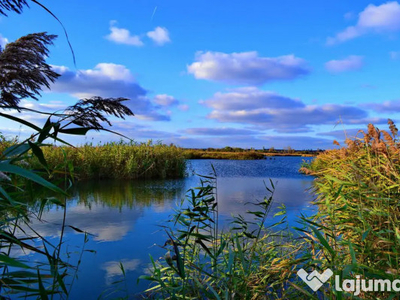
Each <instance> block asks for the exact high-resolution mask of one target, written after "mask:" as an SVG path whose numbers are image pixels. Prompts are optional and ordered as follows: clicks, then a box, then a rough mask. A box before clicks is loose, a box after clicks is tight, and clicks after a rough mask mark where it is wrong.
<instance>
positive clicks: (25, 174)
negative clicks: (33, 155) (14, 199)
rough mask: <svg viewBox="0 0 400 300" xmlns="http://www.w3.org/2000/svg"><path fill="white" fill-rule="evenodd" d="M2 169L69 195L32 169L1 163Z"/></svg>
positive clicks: (0, 167)
mask: <svg viewBox="0 0 400 300" xmlns="http://www.w3.org/2000/svg"><path fill="white" fill-rule="evenodd" d="M0 171H1V172H8V173H13V174H16V175H19V176H22V177H25V178H26V179H29V180H31V181H33V182H36V183H38V184H40V185H42V186H44V187H45V188H48V189H50V190H52V191H54V192H57V193H61V194H64V195H67V194H66V193H65V192H64V191H63V190H62V189H60V188H59V187H57V186H56V185H54V184H52V183H51V182H48V181H47V180H45V179H43V178H42V177H40V176H39V175H37V174H35V173H33V172H32V171H29V170H26V169H23V168H21V167H17V166H15V165H11V164H9V163H4V162H2V163H0Z"/></svg>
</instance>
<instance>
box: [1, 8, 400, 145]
mask: <svg viewBox="0 0 400 300" xmlns="http://www.w3.org/2000/svg"><path fill="white" fill-rule="evenodd" d="M42 3H43V4H44V5H46V6H47V7H48V8H49V9H50V10H51V11H52V12H53V13H54V14H55V15H57V17H58V18H59V19H60V20H61V21H62V22H63V24H64V26H65V27H66V29H67V31H68V35H69V37H70V41H71V44H72V47H73V49H74V51H75V54H76V66H74V64H73V60H72V56H71V52H70V50H69V48H68V44H67V40H66V38H65V36H64V34H63V31H62V28H61V26H60V25H59V24H58V23H57V21H56V20H55V19H54V18H52V17H51V16H50V15H49V14H48V13H46V12H45V11H44V10H43V9H41V8H40V7H37V6H36V5H35V4H32V5H31V7H30V8H29V9H28V8H26V9H25V10H24V12H23V14H21V15H17V14H13V13H10V14H9V16H8V17H0V44H1V45H2V46H5V45H6V43H7V42H12V41H14V40H15V39H17V38H19V37H21V36H23V35H26V34H28V33H33V32H43V31H47V32H48V33H52V34H56V35H58V38H57V40H56V41H55V45H54V46H52V47H51V48H50V51H51V52H50V56H49V58H48V63H50V64H51V65H53V68H54V69H55V70H56V71H57V72H58V73H59V74H61V75H62V76H61V77H60V78H59V79H58V81H57V82H56V83H55V84H54V85H52V87H51V90H50V91H45V92H44V93H43V95H42V98H41V99H40V101H39V102H36V101H30V100H29V99H26V100H24V101H23V105H25V106H26V107H31V108H39V109H42V110H46V111H53V110H58V109H62V108H63V107H65V106H68V105H71V104H73V103H74V102H75V101H76V100H77V99H80V98H85V97H90V96H95V95H96V96H103V97H127V98H130V99H131V100H130V101H129V102H127V105H128V106H129V107H130V108H131V109H132V111H133V112H134V113H135V115H136V116H135V117H131V118H129V119H127V120H125V121H121V120H112V121H113V122H112V123H113V129H114V130H116V131H118V132H121V133H122V134H125V135H127V136H129V137H131V138H132V139H134V140H136V141H146V140H148V139H152V140H154V141H158V140H162V141H163V142H165V143H174V144H177V145H179V146H183V147H200V148H204V147H224V146H228V145H229V146H238V147H245V148H250V147H255V148H261V147H266V148H269V147H275V148H284V147H288V146H290V147H292V148H296V149H310V148H313V149H317V148H331V147H333V144H332V142H333V140H334V139H337V140H339V141H342V140H343V138H344V136H345V134H344V130H346V132H347V134H348V135H349V136H351V135H354V133H355V132H357V130H358V129H365V128H366V126H367V125H368V123H374V124H376V125H377V126H378V127H379V128H382V129H386V128H387V126H386V122H387V118H391V119H393V120H394V121H396V120H398V119H399V116H400V97H399V91H400V90H399V86H400V68H399V66H400V43H399V38H400V3H399V2H397V1H389V2H385V1H373V2H371V1H311V0H308V1H302V2H298V1H288V0H284V1H279V2H277V1H274V2H272V1H251V3H250V4H249V3H248V2H245V1H157V0H152V1H115V2H114V3H112V4H110V2H109V1H94V0H90V1H77V0H71V1H68V3H65V2H63V3H55V2H52V1H43V2H42ZM24 117H25V118H26V119H28V120H31V121H33V122H35V123H37V124H42V122H44V119H43V118H40V117H37V116H33V115H30V114H25V116H24ZM0 131H1V132H3V133H4V134H6V135H16V134H19V135H21V136H26V135H28V134H29V130H28V129H26V128H20V127H19V126H17V125H15V124H13V123H10V122H6V121H3V120H2V123H1V125H0ZM118 139H119V138H117V137H115V136H111V135H108V134H105V133H101V134H99V133H91V134H89V136H88V137H86V138H74V139H73V140H72V142H74V143H75V144H82V143H84V142H85V141H94V142H98V141H102V142H106V141H111V140H118Z"/></svg>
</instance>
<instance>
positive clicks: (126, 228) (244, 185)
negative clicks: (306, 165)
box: [19, 158, 313, 299]
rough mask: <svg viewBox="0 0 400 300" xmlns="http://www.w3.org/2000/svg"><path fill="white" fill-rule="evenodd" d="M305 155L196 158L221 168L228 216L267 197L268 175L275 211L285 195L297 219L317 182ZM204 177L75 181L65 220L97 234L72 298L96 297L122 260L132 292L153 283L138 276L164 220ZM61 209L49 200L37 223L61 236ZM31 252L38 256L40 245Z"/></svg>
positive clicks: (222, 204)
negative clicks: (303, 169) (307, 172)
mask: <svg viewBox="0 0 400 300" xmlns="http://www.w3.org/2000/svg"><path fill="white" fill-rule="evenodd" d="M301 161H302V159H301V158H277V159H276V160H265V161H227V160H213V161H208V160H197V161H191V162H190V164H191V167H192V168H193V169H194V170H195V171H196V172H197V173H199V174H205V175H207V174H209V173H210V171H211V165H210V164H211V163H213V165H214V167H215V169H216V171H217V173H218V181H217V185H218V201H219V212H220V214H221V217H220V220H221V221H222V222H223V223H225V224H228V222H229V221H230V220H231V214H235V215H237V214H242V215H244V213H245V211H246V210H248V209H252V207H251V206H249V205H247V206H246V205H245V203H247V202H254V201H255V200H261V199H263V198H264V196H266V195H267V192H266V189H265V187H264V181H266V182H267V183H268V181H269V178H272V180H273V182H274V183H275V184H276V193H275V197H274V199H275V202H274V207H273V210H272V213H271V214H273V213H274V211H276V209H277V206H278V205H279V204H281V203H284V204H285V205H286V206H287V210H288V219H289V222H294V221H295V218H296V216H297V215H299V214H300V213H304V212H311V211H312V209H313V208H312V207H310V205H309V202H310V201H311V200H312V199H313V196H312V195H311V194H310V193H309V192H307V191H306V190H307V189H308V188H310V186H311V182H312V178H311V177H306V176H304V175H301V174H299V173H298V172H297V170H298V168H299V166H300V163H301ZM198 185H199V178H198V177H197V176H190V177H188V178H185V179H182V180H155V181H153V180H152V181H127V180H113V181H110V180H107V181H99V182H81V183H79V184H78V185H76V186H75V187H74V188H73V190H72V191H71V198H70V199H68V201H67V218H66V224H67V225H72V226H74V227H77V228H79V229H81V230H83V231H86V232H89V233H90V234H92V237H91V238H90V240H89V242H88V243H87V245H85V249H90V250H94V251H96V253H95V254H94V253H92V252H90V253H85V254H84V256H83V259H82V263H81V265H80V269H79V280H77V281H75V283H74V286H73V289H72V294H71V295H70V298H71V299H93V298H97V296H99V295H100V294H101V293H102V292H103V291H104V290H106V289H107V288H109V287H110V283H111V282H113V281H115V280H117V279H120V276H121V269H120V266H119V263H120V262H121V263H123V265H124V269H125V272H126V280H127V282H128V288H129V293H131V294H135V293H137V292H139V291H143V290H144V289H146V288H147V286H148V282H145V281H142V282H140V284H139V285H136V281H137V278H138V276H140V275H142V274H144V273H145V272H146V270H147V268H148V263H149V254H151V255H152V256H153V257H155V258H158V257H159V256H161V255H163V254H164V253H163V252H164V251H163V250H162V249H160V248H159V247H158V246H155V244H159V245H160V244H164V242H165V240H166V239H167V237H166V234H165V232H164V231H163V230H161V227H160V225H165V221H166V220H168V219H169V218H170V215H171V214H172V212H173V209H174V208H175V207H176V203H178V202H180V200H181V199H183V198H184V196H185V194H186V191H187V190H188V189H189V188H191V187H195V186H198ZM62 217H63V211H62V210H60V209H57V208H56V207H51V206H49V207H48V210H47V211H46V212H45V213H44V214H43V221H37V220H36V221H34V222H33V224H32V227H33V228H35V229H36V230H37V231H38V232H39V233H40V234H41V235H43V236H44V237H47V238H48V239H49V240H50V241H51V240H52V239H54V240H55V239H57V237H58V236H59V235H60V229H61V223H62ZM268 222H273V220H271V219H270V220H269V221H268ZM291 225H292V224H291ZM293 225H294V224H293ZM64 241H65V250H66V251H69V252H74V251H76V250H77V249H81V247H82V244H83V242H82V241H83V237H82V234H79V233H77V232H76V231H74V230H73V229H72V228H71V227H67V230H66V233H65V237H64ZM19 255H21V253H20V254H19ZM27 257H29V258H30V259H31V260H35V259H36V257H35V254H33V253H30V254H28V255H27ZM74 259H75V263H76V262H77V258H76V257H75V256H71V257H70V258H69V261H70V262H71V263H72V264H73V263H74ZM114 296H115V297H117V296H118V295H114Z"/></svg>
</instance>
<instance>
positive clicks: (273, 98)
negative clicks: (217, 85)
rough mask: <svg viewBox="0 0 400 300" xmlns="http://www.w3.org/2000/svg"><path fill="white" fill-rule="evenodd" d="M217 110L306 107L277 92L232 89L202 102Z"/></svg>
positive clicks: (247, 88)
mask: <svg viewBox="0 0 400 300" xmlns="http://www.w3.org/2000/svg"><path fill="white" fill-rule="evenodd" d="M200 103H202V104H205V105H206V106H208V107H212V108H214V109H216V110H246V109H247V110H249V109H257V108H261V107H265V108H268V109H282V108H295V107H304V104H303V103H302V102H301V101H299V100H297V99H291V98H289V97H285V96H281V95H279V94H277V93H275V92H270V91H263V90H260V89H258V88H256V87H245V88H237V89H231V90H229V92H225V93H221V92H218V93H216V94H215V95H214V97H213V98H211V99H209V100H206V101H200Z"/></svg>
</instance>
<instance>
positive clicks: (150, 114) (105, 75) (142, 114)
mask: <svg viewBox="0 0 400 300" xmlns="http://www.w3.org/2000/svg"><path fill="white" fill-rule="evenodd" d="M53 70H54V71H56V72H57V73H59V74H61V77H60V78H58V79H57V81H56V82H55V83H54V84H52V85H51V90H52V91H53V92H58V93H68V94H71V95H72V96H74V97H77V98H90V97H93V96H101V97H125V98H128V99H130V101H127V102H125V104H126V105H127V106H128V107H129V108H131V109H132V111H133V113H134V114H135V116H136V117H137V118H139V119H142V120H152V121H168V120H170V117H169V116H168V115H165V114H161V113H159V112H157V107H155V105H153V104H152V102H151V101H150V99H149V98H148V97H147V96H146V94H147V91H146V90H145V89H144V88H143V87H141V86H140V85H139V84H138V83H137V82H136V81H135V78H134V76H133V75H132V73H131V71H130V70H129V69H127V68H126V67H125V66H123V65H118V64H112V63H99V64H97V65H96V66H95V67H94V68H93V69H88V70H79V71H77V72H75V71H71V70H69V69H68V68H66V67H63V66H53Z"/></svg>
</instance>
